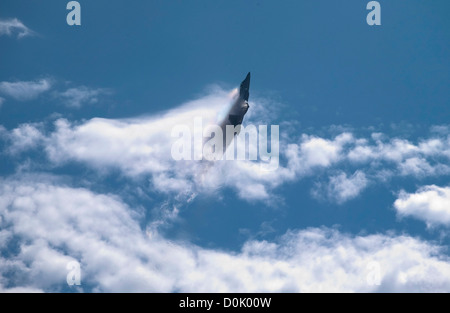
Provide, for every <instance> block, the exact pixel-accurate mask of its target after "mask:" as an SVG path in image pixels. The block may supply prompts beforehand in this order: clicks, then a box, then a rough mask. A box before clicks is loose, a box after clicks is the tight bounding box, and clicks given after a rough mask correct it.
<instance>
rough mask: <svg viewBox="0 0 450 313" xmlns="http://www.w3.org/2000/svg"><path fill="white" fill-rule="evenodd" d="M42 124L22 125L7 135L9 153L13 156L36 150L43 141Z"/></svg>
mask: <svg viewBox="0 0 450 313" xmlns="http://www.w3.org/2000/svg"><path fill="white" fill-rule="evenodd" d="M41 128H42V124H39V123H38V124H23V125H20V126H19V127H17V128H15V129H13V130H12V131H10V132H8V133H7V139H8V140H9V142H10V145H9V147H8V148H7V150H8V152H9V153H12V154H15V153H18V152H22V151H24V150H29V149H33V148H36V147H37V146H38V145H39V144H41V143H42V142H43V140H44V139H45V137H44V135H43V134H42V131H41Z"/></svg>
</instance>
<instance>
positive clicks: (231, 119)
mask: <svg viewBox="0 0 450 313" xmlns="http://www.w3.org/2000/svg"><path fill="white" fill-rule="evenodd" d="M249 89H250V73H248V74H247V77H245V79H244V81H243V82H242V83H241V86H240V87H239V89H235V90H234V91H233V93H232V95H233V96H232V99H231V101H230V104H229V105H228V106H226V107H225V108H223V109H222V111H221V112H220V113H219V116H218V120H216V124H215V125H212V126H215V127H217V126H218V127H219V128H220V129H221V130H222V136H223V141H222V146H221V147H220V149H219V150H218V149H217V148H218V147H217V146H215V147H214V146H213V145H210V143H211V142H210V140H211V139H212V137H204V141H203V145H204V147H205V145H207V147H206V148H204V150H203V156H204V157H206V159H207V160H217V159H220V158H221V157H222V154H223V153H225V151H226V150H227V148H228V146H229V145H230V144H231V142H232V141H233V139H234V137H235V136H236V135H238V134H239V133H240V130H241V128H240V125H241V124H242V121H243V120H244V116H245V114H246V113H247V111H248V109H249V105H248V98H249V95H250V94H249ZM210 126H211V125H210ZM227 128H229V130H228V132H227ZM230 130H231V131H232V132H231V133H230ZM214 138H215V136H214ZM215 139H216V138H215ZM212 142H214V144H218V143H217V142H216V140H214V141H212ZM219 142H220V139H219ZM218 145H220V144H218Z"/></svg>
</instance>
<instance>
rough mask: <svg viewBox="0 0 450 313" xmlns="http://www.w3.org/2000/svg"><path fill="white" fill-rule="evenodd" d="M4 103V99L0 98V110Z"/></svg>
mask: <svg viewBox="0 0 450 313" xmlns="http://www.w3.org/2000/svg"><path fill="white" fill-rule="evenodd" d="M4 102H5V98H2V97H0V109H1V108H2V105H3V103H4Z"/></svg>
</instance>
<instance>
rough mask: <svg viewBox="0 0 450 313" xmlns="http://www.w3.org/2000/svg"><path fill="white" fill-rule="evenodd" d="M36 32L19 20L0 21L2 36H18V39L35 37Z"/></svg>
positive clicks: (0, 34) (0, 33)
mask: <svg viewBox="0 0 450 313" xmlns="http://www.w3.org/2000/svg"><path fill="white" fill-rule="evenodd" d="M33 34H34V32H33V31H32V30H31V29H29V28H28V27H26V26H25V25H24V24H23V23H22V22H21V21H19V20H18V19H17V18H13V19H0V36H3V35H6V36H13V35H17V38H22V37H26V36H31V35H33Z"/></svg>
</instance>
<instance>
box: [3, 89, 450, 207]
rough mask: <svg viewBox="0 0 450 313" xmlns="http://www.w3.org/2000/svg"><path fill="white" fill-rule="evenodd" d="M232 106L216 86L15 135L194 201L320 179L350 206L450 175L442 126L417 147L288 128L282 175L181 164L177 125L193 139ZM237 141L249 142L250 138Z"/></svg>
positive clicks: (231, 165) (240, 165) (262, 193)
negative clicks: (393, 188)
mask: <svg viewBox="0 0 450 313" xmlns="http://www.w3.org/2000/svg"><path fill="white" fill-rule="evenodd" d="M229 100H230V98H229V93H228V92H227V91H225V90H222V89H220V88H215V89H213V90H212V92H211V93H210V94H208V95H206V96H204V97H201V98H199V99H197V100H194V101H191V102H188V103H186V104H184V105H181V106H180V107H178V108H175V109H172V110H170V111H167V112H163V113H161V114H155V115H152V116H147V117H140V118H134V119H103V118H94V119H91V120H87V121H83V122H70V121H68V120H66V119H59V120H57V121H55V124H54V131H52V132H50V133H48V132H42V130H41V129H43V128H42V127H41V128H39V127H36V126H34V125H30V124H24V125H21V126H19V127H18V128H17V129H15V130H12V131H11V136H13V137H14V141H13V142H14V145H15V146H16V147H24V146H28V147H33V144H31V143H30V142H29V141H30V140H33V138H34V140H35V141H36V142H37V144H39V145H41V147H42V148H43V149H44V151H45V152H46V154H47V157H48V159H49V160H50V162H51V163H52V164H54V165H57V166H58V165H63V164H67V163H70V162H78V163H80V164H84V165H87V166H88V167H90V168H92V169H95V170H97V171H98V170H99V171H108V170H111V169H114V170H119V171H120V172H122V173H123V174H124V175H125V176H127V177H129V178H131V179H135V178H142V177H148V178H149V179H150V181H151V183H152V186H153V188H154V190H155V191H158V192H163V193H177V194H180V193H181V194H186V195H188V194H190V195H192V194H196V193H198V192H211V191H213V192H215V191H217V190H219V189H221V188H224V187H225V188H232V189H234V190H236V192H237V194H238V196H239V197H241V198H243V199H246V200H249V201H254V200H263V201H266V200H268V199H271V198H273V197H274V196H276V189H277V188H278V187H279V186H280V185H282V184H284V183H286V182H291V181H295V180H298V179H302V178H305V177H310V178H311V177H314V180H315V182H314V184H313V186H312V190H311V192H312V194H313V195H314V197H316V198H318V199H322V200H326V201H331V202H336V203H338V204H343V203H345V202H346V201H349V200H351V199H354V198H356V197H358V196H359V195H360V194H361V193H362V192H363V191H364V190H365V189H366V188H368V187H369V186H371V184H372V183H379V182H383V183H384V182H387V181H389V180H391V179H392V178H396V177H400V178H402V177H405V178H406V177H410V178H415V179H417V180H421V179H424V178H426V177H438V176H444V175H450V166H449V165H448V164H449V160H450V148H449V147H450V135H449V132H448V129H445V128H442V127H441V129H440V131H439V132H431V133H430V136H429V138H422V139H419V140H417V141H416V142H412V141H410V140H407V139H404V138H399V137H393V138H389V137H388V136H386V135H384V134H382V133H377V132H373V133H371V134H369V136H362V137H361V136H358V135H357V132H355V131H352V132H351V131H342V132H341V133H339V134H337V135H334V136H330V137H319V136H317V135H307V134H298V133H295V132H294V131H292V128H289V127H286V130H284V128H283V127H281V129H280V130H281V136H280V142H279V144H280V160H281V163H280V166H279V167H278V169H277V170H275V171H263V170H261V164H262V162H261V161H260V160H257V161H248V160H247V161H233V162H227V161H219V162H216V163H215V164H214V166H212V165H211V164H207V165H205V164H204V163H202V162H196V161H175V160H174V159H173V158H172V156H171V148H172V145H173V143H174V142H175V140H177V139H178V138H174V137H172V136H171V135H172V130H173V129H174V127H175V126H179V125H185V126H186V127H188V128H189V129H191V130H192V134H194V128H193V124H194V120H195V118H197V117H202V118H203V121H204V123H205V124H206V123H209V122H214V121H215V120H216V118H217V116H218V115H220V110H221V108H223V107H227V105H228V103H229ZM80 101H81V100H80ZM266 101H267V100H266ZM261 103H264V100H261V99H256V100H255V102H254V103H251V106H252V110H253V111H254V112H253V114H250V115H249V116H248V117H246V123H247V124H251V123H254V124H257V122H258V121H259V120H260V118H261V116H268V115H269V114H267V109H266V107H265V106H263V105H261ZM268 107H270V105H269V106H268ZM255 112H257V113H258V114H255ZM272 117H273V115H272ZM266 123H267V120H266ZM275 123H276V122H275ZM282 126H283V125H282ZM33 127H34V128H35V131H33V136H31V137H30V136H28V137H27V138H25V137H22V138H23V139H21V137H20V136H18V134H22V133H25V132H26V133H30V132H31V131H32V128H33ZM22 128H23V129H22ZM38 133H39V134H38ZM11 136H10V137H11ZM193 137H194V136H193ZM238 139H239V140H240V141H242V140H243V134H241V135H240V136H239V137H238ZM22 140H23V141H25V142H24V143H23V144H21V141H22Z"/></svg>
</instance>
